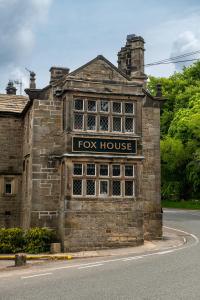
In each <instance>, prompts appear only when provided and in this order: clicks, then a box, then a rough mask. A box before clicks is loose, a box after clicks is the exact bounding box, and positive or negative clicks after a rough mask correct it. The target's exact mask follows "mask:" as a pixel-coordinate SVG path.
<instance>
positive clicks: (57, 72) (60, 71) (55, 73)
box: [49, 67, 69, 84]
mask: <svg viewBox="0 0 200 300" xmlns="http://www.w3.org/2000/svg"><path fill="white" fill-rule="evenodd" d="M49 72H50V73H51V77H50V84H52V83H54V82H55V81H57V80H59V79H62V78H64V77H65V76H66V75H68V74H69V69H68V68H61V67H51V69H50V70H49Z"/></svg>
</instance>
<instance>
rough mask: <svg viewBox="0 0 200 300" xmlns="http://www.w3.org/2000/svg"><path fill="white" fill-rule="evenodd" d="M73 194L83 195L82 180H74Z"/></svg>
mask: <svg viewBox="0 0 200 300" xmlns="http://www.w3.org/2000/svg"><path fill="white" fill-rule="evenodd" d="M73 195H75V196H76V195H77V196H78V195H82V180H77V179H74V180H73Z"/></svg>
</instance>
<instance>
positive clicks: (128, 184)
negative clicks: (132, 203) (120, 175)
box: [125, 180, 134, 196]
mask: <svg viewBox="0 0 200 300" xmlns="http://www.w3.org/2000/svg"><path fill="white" fill-rule="evenodd" d="M125 196H134V182H133V181H127V180H126V181H125Z"/></svg>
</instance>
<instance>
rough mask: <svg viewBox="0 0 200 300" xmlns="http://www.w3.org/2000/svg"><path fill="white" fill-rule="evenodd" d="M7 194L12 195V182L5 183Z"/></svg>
mask: <svg viewBox="0 0 200 300" xmlns="http://www.w3.org/2000/svg"><path fill="white" fill-rule="evenodd" d="M5 194H12V183H11V181H6V182H5Z"/></svg>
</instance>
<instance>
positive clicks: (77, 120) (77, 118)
mask: <svg viewBox="0 0 200 300" xmlns="http://www.w3.org/2000/svg"><path fill="white" fill-rule="evenodd" d="M74 129H83V115H82V114H74Z"/></svg>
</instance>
